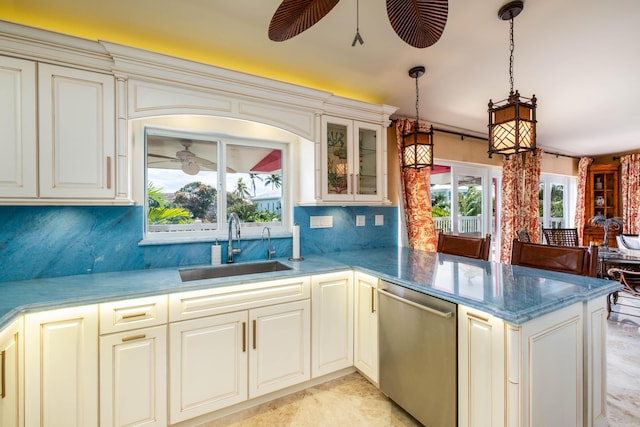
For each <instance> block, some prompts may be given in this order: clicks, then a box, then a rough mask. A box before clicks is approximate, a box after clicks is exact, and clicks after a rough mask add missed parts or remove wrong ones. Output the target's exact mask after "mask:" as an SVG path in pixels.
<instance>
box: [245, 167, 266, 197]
mask: <svg viewBox="0 0 640 427" xmlns="http://www.w3.org/2000/svg"><path fill="white" fill-rule="evenodd" d="M249 179H250V180H251V191H253V197H256V179H258V180H260V181H264V180H263V179H262V177H261V176H260V174H258V173H254V172H249Z"/></svg>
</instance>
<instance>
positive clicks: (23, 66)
mask: <svg viewBox="0 0 640 427" xmlns="http://www.w3.org/2000/svg"><path fill="white" fill-rule="evenodd" d="M0 93H1V94H2V96H0V129H2V131H0V153H2V154H1V155H0V197H6V198H12V197H17V198H25V197H26V198H33V197H36V196H37V195H38V194H37V178H36V177H37V170H36V168H37V164H38V163H37V158H36V129H37V126H36V65H35V63H34V62H32V61H25V60H22V59H16V58H9V57H6V56H0Z"/></svg>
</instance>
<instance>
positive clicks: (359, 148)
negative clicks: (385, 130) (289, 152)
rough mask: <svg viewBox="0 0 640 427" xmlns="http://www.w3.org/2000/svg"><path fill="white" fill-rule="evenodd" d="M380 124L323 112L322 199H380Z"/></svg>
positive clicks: (382, 167)
mask: <svg viewBox="0 0 640 427" xmlns="http://www.w3.org/2000/svg"><path fill="white" fill-rule="evenodd" d="M381 134H382V126H380V125H376V124H372V123H366V122H359V121H354V120H348V119H343V118H338V117H327V116H324V117H323V119H322V157H321V173H322V199H323V200H324V201H340V202H346V201H353V202H383V201H384V200H385V199H386V195H385V194H384V193H385V191H384V188H383V184H384V181H383V175H384V165H383V159H384V157H383V151H384V147H383V144H382V138H381Z"/></svg>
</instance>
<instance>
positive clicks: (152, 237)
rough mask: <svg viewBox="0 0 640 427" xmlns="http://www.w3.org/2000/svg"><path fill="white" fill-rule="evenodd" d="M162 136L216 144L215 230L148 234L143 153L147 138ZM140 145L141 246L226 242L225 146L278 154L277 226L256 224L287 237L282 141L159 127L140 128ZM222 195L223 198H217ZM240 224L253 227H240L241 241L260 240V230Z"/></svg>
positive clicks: (287, 154)
mask: <svg viewBox="0 0 640 427" xmlns="http://www.w3.org/2000/svg"><path fill="white" fill-rule="evenodd" d="M148 135H154V136H166V137H171V138H188V139H197V140H201V141H210V142H215V143H216V151H217V158H218V165H217V166H218V167H217V169H218V170H217V175H216V176H217V178H216V180H217V182H216V185H215V188H216V191H217V194H218V205H217V207H216V210H217V212H216V213H217V218H224V221H223V222H220V221H218V224H217V229H216V230H208V231H167V232H157V231H156V232H150V231H149V224H148V212H149V199H148V192H147V190H148V182H149V177H148V169H149V167H148V162H147V160H148V156H147V154H148V151H147V136H148ZM142 139H143V141H142V145H143V169H144V171H143V174H142V178H143V182H142V185H143V206H144V214H143V229H144V231H143V239H142V241H141V244H170V243H191V242H209V241H210V242H213V241H216V240H218V241H226V240H227V239H228V233H227V231H228V230H227V227H226V224H227V221H228V216H227V197H226V194H227V191H233V189H228V188H227V183H226V175H227V172H226V170H227V147H228V146H229V145H234V146H247V147H260V148H268V149H274V150H275V149H278V150H281V153H282V157H281V165H282V167H281V173H280V175H281V177H282V186H281V202H280V203H281V214H280V223H279V225H274V223H271V222H265V223H257V224H264V226H268V227H269V228H270V229H271V235H272V236H278V235H287V232H288V230H289V228H290V222H291V219H290V218H291V216H292V214H290V212H289V211H290V210H292V206H291V198H290V188H291V184H292V183H291V182H290V180H289V176H290V173H289V171H290V170H291V165H290V161H289V158H290V150H291V144H290V143H289V142H286V141H280V140H270V139H260V138H251V137H240V136H233V135H228V134H217V133H212V132H199V131H192V130H188V129H176V128H169V127H163V126H158V125H143V129H142ZM220 195H224V197H220ZM243 224H256V223H241V233H242V238H243V239H246V240H251V239H256V238H260V236H261V232H262V229H263V228H264V227H263V226H244V225H243Z"/></svg>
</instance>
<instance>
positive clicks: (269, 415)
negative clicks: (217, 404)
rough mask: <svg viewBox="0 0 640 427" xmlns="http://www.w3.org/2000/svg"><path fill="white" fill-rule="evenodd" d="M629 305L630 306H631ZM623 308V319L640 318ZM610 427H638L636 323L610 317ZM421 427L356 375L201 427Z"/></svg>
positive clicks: (639, 338)
mask: <svg viewBox="0 0 640 427" xmlns="http://www.w3.org/2000/svg"><path fill="white" fill-rule="evenodd" d="M632 304H633V303H632ZM635 304H638V308H637V310H635V311H633V310H631V309H627V308H624V309H623V312H624V313H632V312H633V313H636V314H637V315H640V302H636V303H635ZM607 345H608V350H607V365H608V368H607V369H608V371H607V375H608V378H607V381H608V399H607V400H608V402H607V403H608V405H607V410H608V418H609V423H610V427H631V426H634V427H637V426H640V317H635V316H632V315H627V314H612V316H611V319H609V328H608V337H607ZM246 426H251V427H261V426H264V427H325V426H326V427H335V426H340V427H341V426H345V427H346V426H348V427H360V426H362V427H365V426H366V427H375V426H385V427H387V426H389V427H405V426H420V423H418V422H417V421H416V420H414V419H413V418H412V417H411V416H410V415H408V414H407V413H406V412H405V411H404V410H402V408H400V407H398V406H397V405H396V404H395V403H393V402H391V401H390V400H389V399H387V398H386V397H385V396H384V395H383V394H382V393H381V392H380V391H379V390H378V389H376V388H375V387H374V386H373V385H371V384H370V383H369V382H368V381H367V380H366V379H364V378H363V377H362V376H361V375H360V374H358V373H353V374H350V375H347V376H344V377H342V378H338V379H336V380H333V381H330V382H327V383H324V384H321V385H318V386H314V387H310V388H308V389H306V390H303V391H300V392H297V393H294V394H291V395H289V396H285V397H282V398H279V399H276V400H274V401H271V402H268V403H265V404H263V405H259V406H256V407H254V408H252V409H249V410H246V411H243V412H239V413H236V414H232V415H229V416H226V417H224V418H221V419H218V420H216V421H213V422H208V423H205V424H202V425H200V426H199V427H246Z"/></svg>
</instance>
